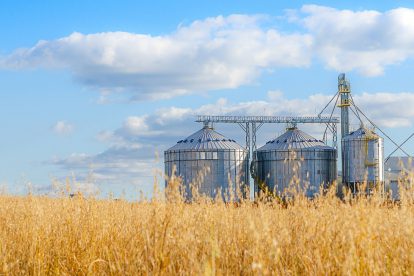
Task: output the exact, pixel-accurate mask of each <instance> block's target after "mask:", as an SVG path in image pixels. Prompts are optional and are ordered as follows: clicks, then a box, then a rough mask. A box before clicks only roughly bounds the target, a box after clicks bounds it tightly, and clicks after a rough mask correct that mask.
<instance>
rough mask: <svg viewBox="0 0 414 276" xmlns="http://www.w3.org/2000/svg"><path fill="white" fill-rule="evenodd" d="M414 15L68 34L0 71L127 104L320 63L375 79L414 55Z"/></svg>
mask: <svg viewBox="0 0 414 276" xmlns="http://www.w3.org/2000/svg"><path fill="white" fill-rule="evenodd" d="M413 18H414V10H413V9H408V8H397V9H392V10H388V11H385V12H379V11H375V10H361V11H352V10H339V9H335V8H330V7H325V6H317V5H305V6H303V7H302V8H301V9H300V10H289V11H287V12H286V14H285V16H284V17H277V20H285V21H286V22H287V23H288V24H291V25H292V26H293V27H294V28H290V30H292V29H295V27H296V29H297V31H296V32H292V31H283V30H277V29H275V28H271V27H268V26H269V25H271V24H263V23H269V22H270V23H273V21H272V20H275V19H274V18H271V17H265V16H255V15H230V16H227V17H223V16H217V17H212V18H207V19H204V20H198V21H194V22H193V23H191V24H190V25H187V26H183V25H180V26H179V27H178V28H177V29H176V30H175V31H174V32H173V33H170V34H166V35H160V36H153V35H147V34H135V33H127V32H104V33H95V34H81V33H73V34H71V35H69V36H67V37H63V38H60V39H57V40H51V41H39V42H38V43H37V44H36V45H35V46H33V47H31V48H22V49H18V50H15V51H14V52H12V53H11V54H9V55H8V56H4V57H3V58H0V67H3V68H31V67H49V68H50V67H52V68H55V67H58V68H68V69H70V70H71V71H72V72H73V74H74V75H75V77H76V79H78V80H79V81H80V82H82V83H83V84H85V85H87V86H91V87H94V88H96V89H97V90H99V91H101V93H102V97H101V98H100V99H99V101H100V102H106V101H107V100H108V97H109V95H110V93H114V92H120V93H121V92H122V93H127V94H128V95H130V96H131V98H132V99H161V98H170V97H174V96H179V95H185V94H191V93H200V92H205V91H209V90H216V89H231V88H237V87H239V86H241V85H245V84H249V83H251V82H252V81H254V80H256V79H257V77H258V76H259V75H260V73H261V72H262V71H263V70H264V69H269V70H271V69H273V68H278V67H304V66H309V65H311V61H312V59H319V60H321V61H322V63H323V64H325V65H326V66H327V67H328V68H331V69H334V70H337V71H345V72H348V71H351V70H357V71H359V72H360V73H362V74H364V75H367V76H377V75H380V74H382V73H383V72H384V69H385V67H386V66H387V65H392V64H396V63H400V62H403V61H405V60H406V59H409V58H412V57H413V55H414V20H413Z"/></svg>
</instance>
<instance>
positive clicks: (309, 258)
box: [0, 185, 414, 275]
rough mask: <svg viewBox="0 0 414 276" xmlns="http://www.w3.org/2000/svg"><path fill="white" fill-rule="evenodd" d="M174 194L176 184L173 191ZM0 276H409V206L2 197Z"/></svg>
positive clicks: (412, 253) (412, 211)
mask: <svg viewBox="0 0 414 276" xmlns="http://www.w3.org/2000/svg"><path fill="white" fill-rule="evenodd" d="M171 187H174V185H171ZM0 237H1V242H0V275H3V274H4V275H147V274H149V275H155V274H156V275H171V274H181V275H200V274H204V275H222V274H227V275H229V274H231V275H234V274H241V275H270V274H272V275H297V274H307V275H308V274H313V275H315V274H317V275H320V274H323V275H327V274H335V275H377V274H393V275H400V274H403V275H413V274H414V203H413V200H412V199H411V198H409V197H408V196H406V197H402V200H401V202H400V203H399V204H394V203H391V202H388V201H385V200H384V199H383V197H381V196H378V195H373V196H372V197H370V198H366V197H360V198H357V197H350V196H347V197H346V198H345V199H344V200H339V199H338V198H337V197H336V196H335V195H334V191H333V190H332V191H330V192H328V195H326V196H324V197H321V198H318V199H315V200H312V201H310V200H307V199H305V198H302V197H300V195H299V196H298V197H297V198H295V200H294V201H292V202H288V203H284V204H281V203H279V202H278V201H275V200H274V201H269V200H268V199H267V200H262V201H260V200H259V201H256V202H252V201H244V202H240V203H239V204H225V203H223V202H220V201H217V202H215V203H212V202H211V201H208V200H206V199H203V198H199V199H198V200H197V202H194V203H192V204H188V203H185V202H184V201H183V200H181V197H180V195H179V193H178V192H177V190H176V189H175V188H172V189H171V191H170V194H169V197H168V201H166V200H164V199H163V198H162V196H159V197H158V196H155V197H154V199H152V200H147V201H145V200H143V201H140V202H135V203H134V202H128V201H125V200H111V199H107V200H98V199H94V198H85V197H83V196H82V195H77V196H75V197H73V198H69V197H67V196H66V195H62V196H60V197H57V198H50V197H40V196H32V195H28V196H25V197H16V196H7V195H2V196H0Z"/></svg>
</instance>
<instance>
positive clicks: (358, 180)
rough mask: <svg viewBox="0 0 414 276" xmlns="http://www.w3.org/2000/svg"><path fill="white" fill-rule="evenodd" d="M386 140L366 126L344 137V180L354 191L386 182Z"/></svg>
mask: <svg viewBox="0 0 414 276" xmlns="http://www.w3.org/2000/svg"><path fill="white" fill-rule="evenodd" d="M383 164H384V141H383V138H382V137H380V136H379V135H377V134H376V133H375V132H374V131H373V130H370V129H368V128H366V127H364V126H361V127H360V128H359V129H357V130H355V131H353V132H351V133H350V134H349V135H346V136H345V137H343V138H342V175H343V178H342V179H343V180H342V182H343V183H345V184H346V185H347V186H348V187H350V188H351V189H352V190H353V191H354V192H356V191H357V190H358V185H359V184H362V183H365V184H367V185H368V187H369V188H372V187H373V186H375V185H378V184H382V183H383V182H384V165H383Z"/></svg>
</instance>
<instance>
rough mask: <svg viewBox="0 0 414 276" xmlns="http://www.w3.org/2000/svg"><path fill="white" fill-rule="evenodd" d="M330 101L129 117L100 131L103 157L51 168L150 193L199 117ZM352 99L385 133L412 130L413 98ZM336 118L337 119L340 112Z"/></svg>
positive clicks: (267, 132)
mask: <svg viewBox="0 0 414 276" xmlns="http://www.w3.org/2000/svg"><path fill="white" fill-rule="evenodd" d="M331 97H332V96H328V95H323V94H315V95H312V96H309V97H308V98H306V99H287V98H286V97H285V96H284V95H283V93H282V92H280V91H271V92H269V93H268V96H267V98H266V99H263V100H258V101H249V102H241V103H232V102H229V101H228V100H227V99H219V100H218V101H217V102H216V103H213V104H206V105H203V106H200V107H198V108H194V109H192V108H178V107H170V108H163V109H159V110H156V111H155V112H154V113H152V114H148V115H146V116H141V117H133V118H134V119H131V117H129V118H126V119H125V121H124V123H122V124H121V125H120V127H119V128H118V129H116V130H112V131H104V132H102V133H101V136H102V137H100V138H101V140H102V141H105V142H106V143H109V144H110V147H109V148H108V149H107V150H106V151H104V152H102V153H100V154H96V155H92V154H91V155H89V154H74V155H72V156H69V157H67V158H61V159H56V160H53V162H52V163H53V164H55V165H57V166H60V167H61V168H63V169H65V170H70V171H75V172H76V175H83V176H85V177H86V175H88V173H89V172H90V171H91V170H92V171H93V176H94V178H95V179H96V182H97V183H115V184H116V183H118V184H120V183H122V184H135V185H138V186H139V187H144V188H145V189H148V190H151V187H152V183H153V177H154V175H155V171H154V170H158V171H163V165H162V161H163V160H162V155H163V154H162V153H163V151H164V150H166V149H167V148H169V147H171V146H173V145H174V144H175V142H176V141H178V140H180V139H183V138H185V137H186V136H188V135H190V134H191V133H193V132H195V131H196V130H198V129H199V128H201V124H197V123H194V120H195V117H194V115H195V114H206V115H208V114H217V115H230V114H231V115H258V114H260V115H280V116H282V115H283V116H284V115H292V116H293V115H300V116H307V115H312V116H315V114H317V113H318V111H319V110H321V109H322V108H323V107H324V105H325V104H326V103H327V102H328V101H329V100H330V98H331ZM354 100H355V102H356V104H357V105H358V106H359V107H360V108H361V109H362V110H364V111H365V112H366V114H367V115H368V116H369V117H370V119H372V120H373V121H374V122H376V123H377V124H378V125H379V126H380V127H381V128H387V129H388V130H392V128H395V127H407V126H410V127H411V126H413V125H414V111H413V110H412V109H411V108H410V107H411V106H413V105H414V93H363V94H359V95H354ZM329 112H330V110H329V111H327V112H326V115H327V114H329ZM335 115H339V114H338V112H337V113H336V114H335ZM351 122H352V123H353V124H354V125H353V127H354V128H356V127H358V125H359V123H358V122H357V121H356V119H355V118H354V120H352V121H351ZM284 127H285V126H284V125H279V126H276V125H267V126H263V127H262V128H261V129H260V133H259V136H258V145H259V146H260V145H262V144H264V143H265V142H266V141H267V140H270V139H271V138H273V137H275V136H276V135H278V134H281V132H283V129H284ZM300 127H301V129H303V130H305V131H306V132H308V133H310V134H312V135H314V136H315V137H321V133H322V132H323V130H324V127H323V126H318V125H316V126H315V125H308V126H300ZM131 128H132V131H131ZM134 130H137V131H134ZM217 130H218V131H219V132H222V133H223V134H224V135H225V136H227V137H231V138H233V139H236V140H237V141H239V143H240V144H242V145H243V144H244V142H243V141H244V134H243V132H242V130H241V129H240V128H239V127H238V126H234V125H233V126H231V125H223V124H222V125H218V126H217ZM157 153H158V154H160V155H161V156H160V157H159V158H156V156H157ZM161 182H162V181H161ZM147 192H148V191H147Z"/></svg>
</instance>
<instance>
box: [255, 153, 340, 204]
mask: <svg viewBox="0 0 414 276" xmlns="http://www.w3.org/2000/svg"><path fill="white" fill-rule="evenodd" d="M336 160H337V154H336V150H334V149H295V150H293V149H290V150H269V151H257V167H256V168H257V179H256V180H257V181H259V182H261V183H264V184H265V185H266V186H267V187H268V189H269V190H270V191H272V192H275V193H276V194H278V195H282V194H283V193H284V192H286V189H288V188H289V187H290V186H291V185H292V180H293V179H294V178H297V179H298V182H299V187H298V188H300V190H301V191H304V192H305V195H306V196H308V197H314V196H315V195H316V194H320V192H321V191H320V185H324V186H325V187H327V186H328V185H330V184H331V183H332V182H333V181H335V180H336V177H337V168H336Z"/></svg>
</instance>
